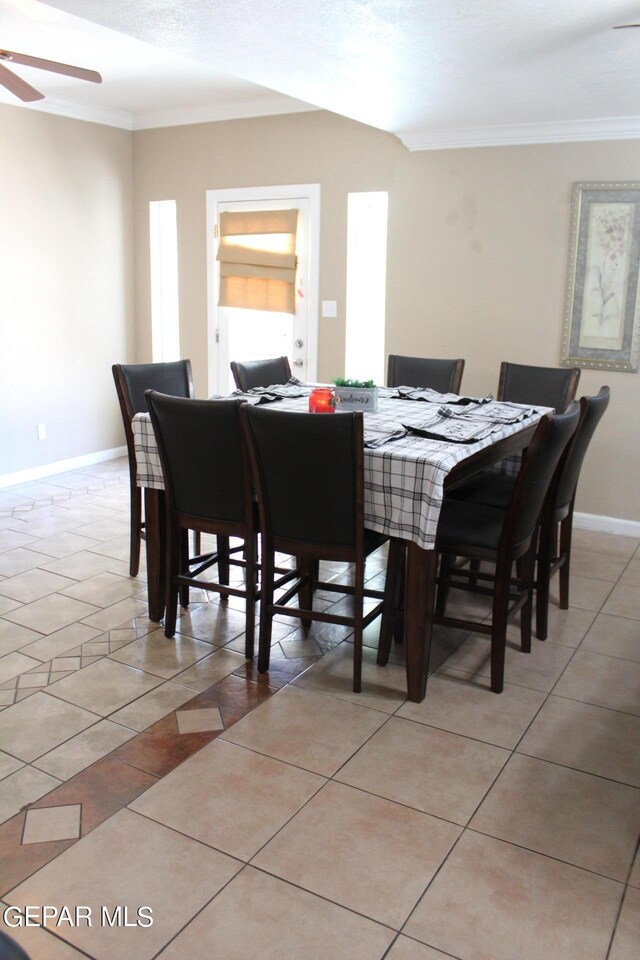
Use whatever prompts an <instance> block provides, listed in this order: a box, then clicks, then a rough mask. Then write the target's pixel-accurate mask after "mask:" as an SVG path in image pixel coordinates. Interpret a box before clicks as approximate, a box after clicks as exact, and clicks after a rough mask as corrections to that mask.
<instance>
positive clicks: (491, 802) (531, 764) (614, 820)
mask: <svg viewBox="0 0 640 960" xmlns="http://www.w3.org/2000/svg"><path fill="white" fill-rule="evenodd" d="M470 826H471V828H472V829H473V830H478V831H480V832H481V833H487V834H490V835H491V836H493V837H498V838H499V839H501V840H507V841H509V842H510V843H517V844H518V845H519V846H521V847H527V848H528V849H529V850H536V851H537V852H538V853H543V854H546V855H547V856H549V857H555V858H556V859H558V860H564V861H566V862H567V863H572V864H574V865H575V866H577V867H584V869H585V870H592V871H593V872H594V873H599V874H602V875H603V876H606V877H611V878H612V879H613V880H621V881H625V880H626V879H627V874H628V872H629V868H630V866H631V863H632V860H633V855H634V852H635V846H636V841H637V838H638V833H639V832H640V791H639V790H638V788H637V787H630V786H627V785H626V784H623V783H613V782H612V781H611V780H604V779H603V778H602V777H594V776H592V775H591V774H588V773H580V772H579V771H577V770H569V769H567V767H561V766H559V765H558V764H557V763H547V762H546V761H544V760H537V759H535V758H533V757H524V756H519V755H517V754H516V755H514V756H513V757H512V758H511V760H510V761H509V763H508V764H507V766H506V767H505V768H504V770H503V771H502V773H501V774H500V776H499V777H498V779H497V781H496V782H495V784H494V785H493V787H492V789H491V790H490V791H489V794H488V795H487V797H486V798H485V800H484V802H483V803H482V805H481V807H480V809H479V810H478V812H477V813H476V815H475V816H474V818H473V820H472V821H471V824H470Z"/></svg>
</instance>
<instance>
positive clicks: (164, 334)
mask: <svg viewBox="0 0 640 960" xmlns="http://www.w3.org/2000/svg"><path fill="white" fill-rule="evenodd" d="M149 230H150V251H151V254H150V256H151V341H152V348H153V361H154V363H161V362H168V361H171V360H179V359H180V323H179V314H178V230H177V223H176V201H175V200H153V201H152V202H151V203H150V204H149Z"/></svg>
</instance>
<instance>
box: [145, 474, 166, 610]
mask: <svg viewBox="0 0 640 960" xmlns="http://www.w3.org/2000/svg"><path fill="white" fill-rule="evenodd" d="M144 516H145V531H146V538H147V590H148V594H149V619H150V620H154V621H156V622H157V621H159V620H162V618H163V616H164V607H165V576H166V549H165V548H166V537H165V516H164V490H152V488H151V487H145V488H144Z"/></svg>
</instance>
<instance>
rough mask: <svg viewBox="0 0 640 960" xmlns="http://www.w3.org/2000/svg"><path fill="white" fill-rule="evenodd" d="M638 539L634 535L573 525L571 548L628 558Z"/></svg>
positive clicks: (637, 543)
mask: <svg viewBox="0 0 640 960" xmlns="http://www.w3.org/2000/svg"><path fill="white" fill-rule="evenodd" d="M639 543H640V541H638V540H637V539H636V538H635V537H621V536H618V535H617V534H614V533H599V532H597V531H595V530H582V529H580V528H579V527H574V530H573V536H572V549H574V550H575V549H578V550H580V551H583V550H584V551H589V552H591V553H604V554H607V555H612V556H618V557H626V558H627V560H630V559H631V557H632V556H633V554H634V553H635V552H636V550H637V548H638V545H639Z"/></svg>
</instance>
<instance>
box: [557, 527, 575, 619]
mask: <svg viewBox="0 0 640 960" xmlns="http://www.w3.org/2000/svg"><path fill="white" fill-rule="evenodd" d="M572 532H573V509H572V510H571V512H570V513H569V515H568V516H567V517H565V518H564V520H563V521H562V523H561V524H560V556H561V557H564V563H563V564H562V566H561V567H560V571H559V573H560V609H561V610H568V609H569V574H570V572H571V535H572Z"/></svg>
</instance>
